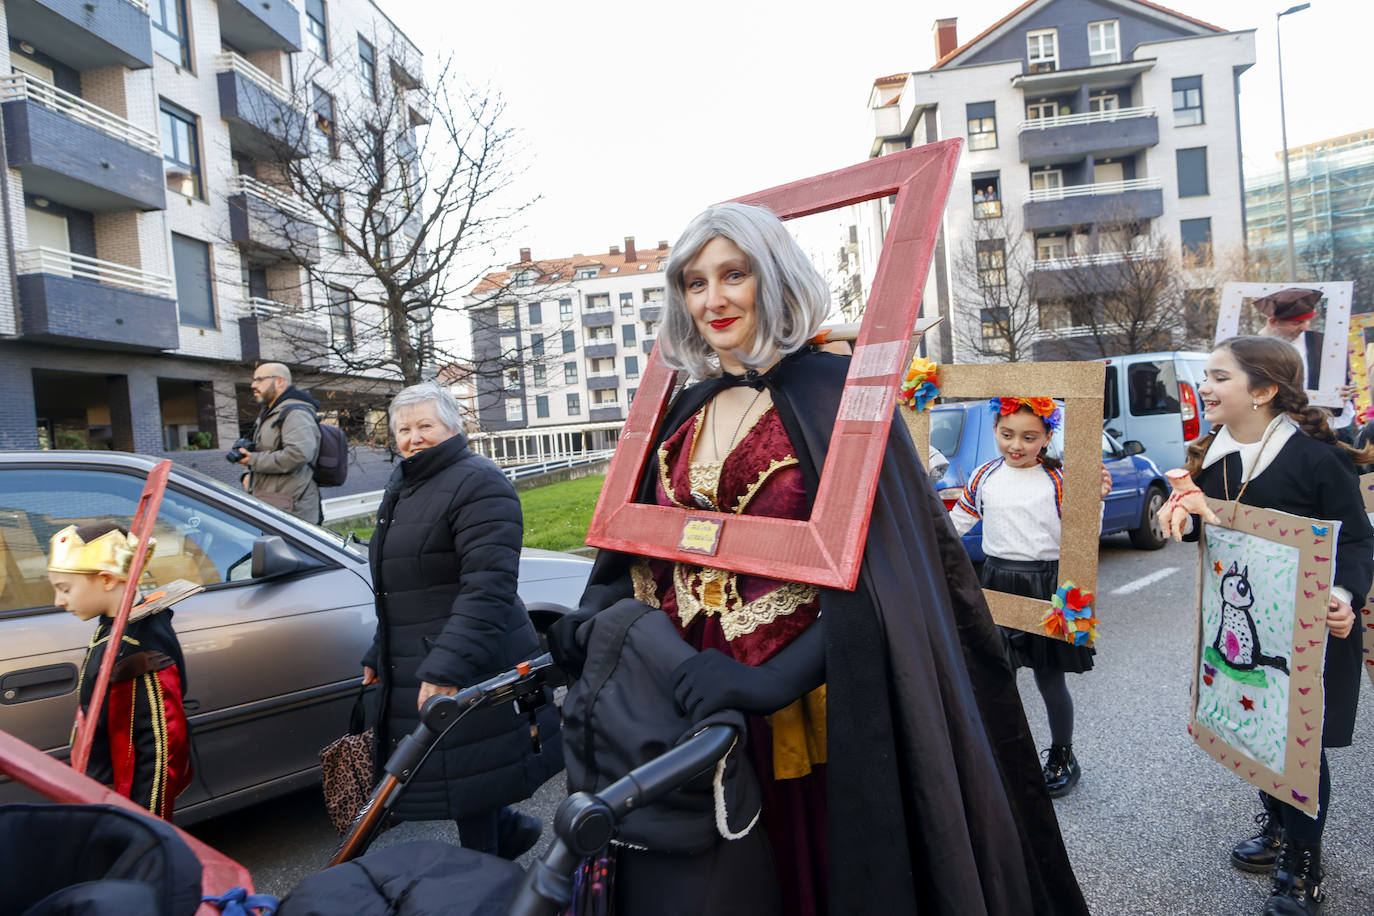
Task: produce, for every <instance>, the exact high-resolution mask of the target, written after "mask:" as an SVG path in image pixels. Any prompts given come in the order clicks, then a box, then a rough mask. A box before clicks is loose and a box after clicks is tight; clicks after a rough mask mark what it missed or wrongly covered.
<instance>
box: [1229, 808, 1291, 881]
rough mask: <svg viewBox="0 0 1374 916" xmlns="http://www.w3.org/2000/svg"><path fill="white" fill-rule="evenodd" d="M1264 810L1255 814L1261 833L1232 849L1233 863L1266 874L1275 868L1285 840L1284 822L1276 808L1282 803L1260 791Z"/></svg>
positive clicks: (1250, 870)
mask: <svg viewBox="0 0 1374 916" xmlns="http://www.w3.org/2000/svg"><path fill="white" fill-rule="evenodd" d="M1260 796H1261V799H1262V800H1263V802H1264V810H1263V811H1261V812H1260V813H1259V814H1256V815H1255V823H1256V824H1257V825H1258V826H1259V833H1257V834H1255V835H1254V836H1252V837H1250V839H1248V840H1241V841H1240V842H1239V843H1237V844H1236V846H1235V848H1234V849H1232V850H1231V864H1232V865H1234V866H1235V867H1236V868H1239V869H1240V870H1241V871H1248V872H1254V873H1256V874H1264V873H1266V872H1270V871H1273V870H1274V862H1275V861H1277V859H1278V857H1279V845H1280V844H1281V843H1282V842H1283V836H1284V832H1283V822H1282V818H1281V817H1280V816H1279V812H1278V811H1277V810H1276V806H1277V805H1278V804H1280V803H1279V802H1277V801H1275V800H1274V799H1273V798H1271V797H1270V796H1268V795H1265V794H1264V793H1262V792H1261V793H1260Z"/></svg>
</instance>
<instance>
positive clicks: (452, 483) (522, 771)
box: [363, 433, 563, 820]
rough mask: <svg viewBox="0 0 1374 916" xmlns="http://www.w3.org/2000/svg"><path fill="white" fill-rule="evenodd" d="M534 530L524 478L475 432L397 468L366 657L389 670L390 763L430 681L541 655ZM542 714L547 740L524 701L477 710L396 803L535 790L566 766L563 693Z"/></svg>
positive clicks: (459, 809) (482, 675) (385, 743)
mask: <svg viewBox="0 0 1374 916" xmlns="http://www.w3.org/2000/svg"><path fill="white" fill-rule="evenodd" d="M522 531H523V527H522V523H521V515H520V501H519V499H518V498H517V497H516V495H515V488H514V487H512V486H511V484H510V482H509V481H508V480H506V478H505V476H504V475H503V474H502V473H501V471H500V470H499V469H498V468H497V467H496V465H495V464H493V463H492V462H491V461H490V460H488V459H486V458H484V457H482V456H480V455H477V454H474V453H473V452H472V451H471V450H470V449H469V448H468V444H467V437H466V436H464V435H463V434H462V433H458V434H457V435H455V436H454V437H453V438H451V439H449V440H447V441H445V442H443V443H441V444H439V445H437V446H434V447H433V448H429V449H425V450H424V451H421V452H419V453H418V454H415V455H412V456H411V457H409V458H406V459H405V460H403V461H402V462H401V463H400V466H399V467H397V469H396V470H395V471H394V472H393V473H392V475H391V480H390V481H388V483H387V487H386V495H385V496H383V497H382V503H381V506H380V508H379V509H378V515H377V530H376V532H375V533H374V534H373V536H372V543H371V546H370V551H369V552H370V558H371V564H372V583H373V587H374V588H375V589H376V592H377V635H376V637H375V638H374V640H373V644H372V648H371V649H370V650H369V651H368V653H367V656H366V657H365V658H364V659H363V664H365V665H367V666H368V667H370V668H375V669H376V670H377V673H378V675H379V676H380V677H381V681H382V689H381V710H382V712H381V716H380V721H379V722H378V723H377V747H376V750H377V753H378V755H379V756H378V760H379V762H380V761H381V760H384V759H385V758H386V757H387V756H389V755H390V753H391V751H392V750H393V749H394V748H395V744H396V742H397V741H399V740H400V739H401V738H402V737H404V736H405V734H406V733H407V732H409V731H410V730H411V729H413V728H414V727H415V725H416V723H417V722H418V721H419V709H418V708H417V705H416V701H417V698H418V697H419V692H420V682H421V681H428V682H430V683H432V684H444V685H453V686H459V687H466V686H469V685H471V684H475V683H477V682H479V681H481V680H484V679H486V678H488V677H490V676H492V675H494V674H497V673H499V672H502V671H506V670H508V669H510V668H513V667H514V666H515V664H516V663H517V662H519V661H522V660H524V659H527V658H530V657H532V656H534V655H537V654H538V652H539V638H538V636H537V635H536V634H535V631H534V627H533V625H532V624H531V623H530V619H529V615H528V614H527V613H526V612H525V606H524V605H523V604H522V603H521V601H520V597H519V595H517V594H516V582H517V578H518V574H519V569H520V541H521V535H522ZM539 726H540V729H539V734H540V749H539V750H538V751H537V752H536V750H535V746H534V742H532V741H531V738H530V729H529V722H528V721H527V720H526V718H525V717H524V716H522V715H520V714H519V713H517V712H516V711H515V710H514V708H513V707H512V705H511V704H509V703H507V704H504V705H502V706H500V707H498V708H494V709H485V710H479V711H477V712H475V713H473V714H471V715H470V716H468V717H467V718H466V719H464V720H463V721H462V722H460V723H459V724H458V725H456V726H455V727H454V728H453V729H452V730H451V731H450V732H449V733H448V734H447V735H446V736H444V739H443V741H442V742H441V743H440V746H439V747H437V748H435V749H434V751H433V752H432V753H431V754H430V756H429V759H428V760H427V761H426V762H425V764H424V766H423V767H421V769H420V771H419V773H417V774H416V776H415V778H414V780H413V781H412V782H411V784H410V787H409V789H407V790H406V792H405V794H404V795H403V797H402V798H401V800H400V801H399V802H398V803H397V805H396V813H397V814H398V816H400V817H401V818H402V819H405V820H437V819H442V818H461V817H466V816H468V815H470V814H476V813H479V812H482V811H488V810H491V809H493V808H497V807H500V806H501V805H505V804H508V803H510V802H514V801H519V800H520V799H523V798H528V797H529V796H530V795H531V794H533V792H534V790H535V789H537V788H538V787H539V786H540V785H541V784H542V783H543V782H544V781H545V780H547V779H549V778H550V777H551V776H553V775H554V774H556V773H557V772H558V771H560V770H561V769H562V768H563V748H562V744H561V743H560V740H559V733H558V712H557V709H556V708H555V707H553V706H552V705H551V704H550V705H547V706H545V707H543V708H542V709H541V710H540V715H539Z"/></svg>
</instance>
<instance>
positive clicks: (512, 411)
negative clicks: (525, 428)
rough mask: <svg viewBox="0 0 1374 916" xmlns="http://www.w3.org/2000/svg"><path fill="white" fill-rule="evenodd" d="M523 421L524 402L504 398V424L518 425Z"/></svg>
mask: <svg viewBox="0 0 1374 916" xmlns="http://www.w3.org/2000/svg"><path fill="white" fill-rule="evenodd" d="M524 419H525V402H524V401H522V400H520V399H519V398H506V422H507V423H519V422H521V421H522V420H524Z"/></svg>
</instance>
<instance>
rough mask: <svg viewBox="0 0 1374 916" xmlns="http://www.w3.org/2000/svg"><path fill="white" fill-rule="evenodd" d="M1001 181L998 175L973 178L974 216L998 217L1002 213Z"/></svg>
mask: <svg viewBox="0 0 1374 916" xmlns="http://www.w3.org/2000/svg"><path fill="white" fill-rule="evenodd" d="M1000 185H1001V181H1000V180H999V179H998V178H996V177H991V178H988V177H984V178H975V179H973V218H974V219H996V218H997V217H1000V216H1001V215H1002V195H1001V192H1000V191H999V187H1000Z"/></svg>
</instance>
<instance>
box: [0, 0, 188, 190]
mask: <svg viewBox="0 0 1374 916" xmlns="http://www.w3.org/2000/svg"><path fill="white" fill-rule="evenodd" d="M118 2H120V3H124V2H125V0H118ZM0 108H2V109H3V112H4V125H5V153H6V155H7V156H8V157H9V164H10V167H11V168H16V169H19V171H21V172H23V173H24V191H25V192H26V193H27V194H29V195H31V196H34V197H47V198H49V199H50V200H55V201H57V202H58V203H62V204H66V205H67V206H69V207H75V208H76V209H78V210H87V211H92V212H98V211H101V210H161V209H164V208H165V207H166V204H167V189H166V184H165V179H164V178H163V173H162V142H161V141H160V140H159V139H158V137H157V136H156V135H155V134H153V133H151V132H150V131H147V130H144V129H143V128H141V127H139V126H138V125H136V124H133V123H132V122H130V121H126V120H125V119H124V118H121V117H119V116H118V115H115V114H112V113H110V112H108V111H106V110H105V109H103V108H100V107H99V106H97V105H92V104H91V103H90V102H87V101H86V100H85V99H83V98H81V97H80V96H77V95H73V94H72V93H70V92H67V91H65V90H62V89H58V88H57V87H56V86H53V85H51V84H50V83H45V82H43V81H42V80H40V79H36V78H34V77H32V76H29V75H28V74H27V73H11V74H9V75H8V76H3V77H0Z"/></svg>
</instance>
